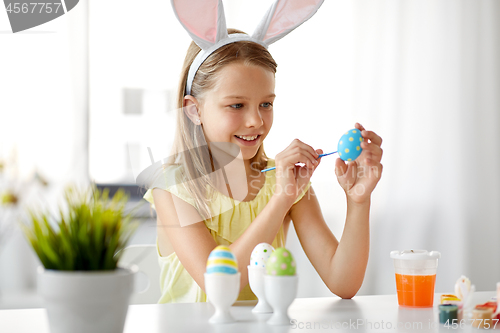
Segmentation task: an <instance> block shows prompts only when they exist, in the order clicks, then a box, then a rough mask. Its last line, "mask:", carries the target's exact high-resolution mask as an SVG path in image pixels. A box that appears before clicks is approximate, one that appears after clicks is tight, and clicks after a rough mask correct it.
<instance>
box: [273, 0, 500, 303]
mask: <svg viewBox="0 0 500 333" xmlns="http://www.w3.org/2000/svg"><path fill="white" fill-rule="evenodd" d="M499 22H500V2H499V1H496V0H444V1H436V0H405V1H397V0H377V1H372V0H356V1H325V3H324V4H323V6H322V7H321V8H320V9H319V11H318V13H317V14H316V15H315V16H314V17H313V18H312V19H311V20H310V21H308V22H306V23H305V24H304V25H303V26H301V27H299V28H298V29H297V30H296V31H294V32H292V33H291V34H290V35H289V36H287V37H285V38H284V39H283V40H281V41H279V42H277V43H276V46H271V47H270V50H271V52H272V54H273V55H274V57H275V58H276V60H277V61H278V74H277V83H276V84H277V87H276V91H277V95H278V99H277V102H276V111H275V114H276V115H275V124H274V125H273V130H272V132H271V135H270V136H269V137H268V141H269V143H268V142H266V145H267V146H266V147H267V151H268V152H269V151H270V152H272V154H271V155H272V156H274V154H275V153H278V152H279V151H281V150H282V149H283V148H285V147H286V146H287V145H288V144H289V143H290V141H291V140H292V139H293V138H295V137H297V138H299V139H301V140H302V141H304V142H306V143H308V144H311V145H312V146H313V147H314V148H322V149H323V150H324V151H335V150H336V144H337V141H338V138H339V137H340V134H339V133H342V132H343V131H345V130H346V129H348V128H352V127H353V125H354V122H355V121H359V122H360V123H362V124H363V125H364V126H365V127H366V128H368V129H370V130H373V131H375V132H377V133H378V134H379V135H381V136H382V137H383V139H384V142H383V145H382V148H383V149H384V156H383V164H384V174H383V177H382V179H381V181H380V183H379V185H378V186H377V188H376V189H375V191H374V193H373V196H372V211H371V222H370V227H371V248H370V260H369V264H368V269H367V273H366V276H365V281H364V284H363V287H362V288H361V290H360V292H359V293H358V294H394V293H395V292H396V288H395V278H394V270H393V266H392V262H391V260H390V258H389V252H390V251H391V250H403V249H412V248H413V249H416V248H418V249H427V250H429V251H430V250H437V251H440V252H441V254H442V258H441V260H440V261H439V267H438V275H437V279H436V289H435V290H436V292H453V290H454V283H455V281H456V280H457V279H458V278H459V277H460V275H462V274H464V275H466V276H468V277H469V278H470V279H471V280H472V282H473V283H474V284H475V285H476V288H477V290H493V289H494V288H495V285H496V284H495V283H496V282H497V281H500V265H498V258H499V256H500V242H499V241H498V235H500V223H499V222H500V221H499V206H500V192H499V187H500V177H499V175H498V170H500V151H499V144H498V139H497V138H496V135H497V133H496V131H498V127H499V125H500V122H499V115H498V114H499V111H500V23H499ZM273 131H274V132H273ZM273 140H274V142H273ZM334 159H335V158H331V159H330V160H327V158H325V159H324V160H323V163H322V166H321V167H322V168H320V169H321V170H320V169H318V171H317V173H316V174H315V175H314V176H313V179H312V181H313V186H314V187H315V189H316V191H317V192H318V197H319V200H320V203H321V207H322V210H323V214H324V216H325V219H326V220H327V222H328V223H329V225H330V227H331V229H332V231H333V232H334V234H335V235H336V236H337V238H340V237H341V233H342V229H343V223H344V221H345V199H344V196H343V192H342V190H341V189H340V187H339V186H338V184H337V183H336V180H335V176H334V173H333V169H334ZM289 236H290V238H289V243H288V246H290V247H291V248H292V249H293V252H294V253H296V256H298V259H297V261H298V266H299V267H302V270H301V271H300V272H301V274H302V276H304V277H305V279H303V280H302V281H306V282H304V283H301V284H300V290H299V296H301V297H305V296H320V295H321V296H326V295H329V291H328V290H327V289H326V288H325V287H324V284H323V283H322V281H321V280H320V279H319V277H318V276H317V273H316V272H315V271H314V269H313V268H312V266H311V265H310V264H309V263H308V260H307V258H306V257H305V255H304V253H303V252H302V250H301V247H300V244H299V243H298V241H297V240H296V237H295V236H294V235H293V231H292V232H291V233H290V235H289Z"/></svg>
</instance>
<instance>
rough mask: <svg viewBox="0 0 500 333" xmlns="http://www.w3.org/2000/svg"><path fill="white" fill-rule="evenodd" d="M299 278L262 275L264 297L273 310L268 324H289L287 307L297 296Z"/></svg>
mask: <svg viewBox="0 0 500 333" xmlns="http://www.w3.org/2000/svg"><path fill="white" fill-rule="evenodd" d="M298 282H299V278H298V276H297V275H292V276H273V275H267V274H266V275H265V276H264V287H265V290H266V299H267V301H268V302H269V304H270V305H271V307H272V308H273V310H274V313H273V316H272V317H271V318H269V320H268V321H267V323H268V324H269V325H290V317H288V313H287V311H288V307H289V306H290V304H292V302H293V300H294V299H295V297H296V296H297V287H298Z"/></svg>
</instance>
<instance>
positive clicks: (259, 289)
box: [247, 265, 273, 313]
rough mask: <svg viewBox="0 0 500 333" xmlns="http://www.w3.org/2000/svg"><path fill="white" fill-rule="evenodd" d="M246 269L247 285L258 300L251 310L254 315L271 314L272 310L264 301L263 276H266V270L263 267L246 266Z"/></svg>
mask: <svg viewBox="0 0 500 333" xmlns="http://www.w3.org/2000/svg"><path fill="white" fill-rule="evenodd" d="M247 268H248V284H249V285H250V289H252V291H253V293H254V294H255V296H257V298H258V299H259V302H258V303H257V305H256V306H255V307H254V308H253V309H252V312H254V313H270V312H273V308H272V307H271V306H270V305H269V303H268V302H267V300H266V290H265V288H264V275H266V269H265V268H264V267H255V266H250V265H249V266H247Z"/></svg>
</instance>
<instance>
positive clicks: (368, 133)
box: [361, 130, 382, 147]
mask: <svg viewBox="0 0 500 333" xmlns="http://www.w3.org/2000/svg"><path fill="white" fill-rule="evenodd" d="M361 136H362V137H363V138H364V139H365V140H367V139H369V140H370V142H372V143H374V144H376V145H377V146H379V147H380V146H382V138H381V137H380V136H378V135H377V134H376V133H375V132H372V131H366V130H362V131H361Z"/></svg>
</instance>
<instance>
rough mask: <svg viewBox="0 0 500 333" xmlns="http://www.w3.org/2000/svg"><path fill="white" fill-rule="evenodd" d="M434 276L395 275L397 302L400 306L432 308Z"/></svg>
mask: <svg viewBox="0 0 500 333" xmlns="http://www.w3.org/2000/svg"><path fill="white" fill-rule="evenodd" d="M435 282H436V274H434V275H404V274H396V289H397V290H398V302H399V305H401V306H411V307H432V305H433V303H434V283H435Z"/></svg>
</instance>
